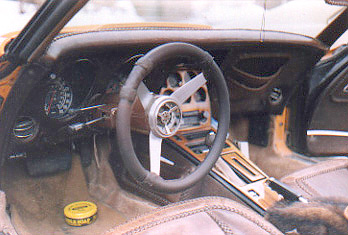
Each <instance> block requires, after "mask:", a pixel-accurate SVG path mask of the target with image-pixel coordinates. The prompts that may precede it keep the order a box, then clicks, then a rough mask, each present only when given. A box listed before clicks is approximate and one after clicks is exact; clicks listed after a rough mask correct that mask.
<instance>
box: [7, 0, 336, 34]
mask: <svg viewBox="0 0 348 235" xmlns="http://www.w3.org/2000/svg"><path fill="white" fill-rule="evenodd" d="M42 2H43V0H20V1H10V0H0V22H1V23H0V24H1V26H0V35H3V34H5V33H8V32H11V31H16V30H21V28H22V27H23V26H24V25H25V23H26V22H28V21H29V19H30V17H31V16H32V15H33V14H34V12H35V11H36V9H38V7H39V5H40V4H42ZM341 10H342V7H339V6H332V5H328V4H326V3H325V2H324V0H306V1H304V0H265V1H263V0H146V1H145V0H91V1H90V2H89V3H88V4H87V5H86V6H85V7H84V8H83V9H82V10H81V11H80V12H79V13H78V14H77V15H76V16H74V18H73V19H72V20H71V21H70V22H69V24H68V26H80V25H95V24H113V23H133V22H178V23H191V24H192V23H194V24H204V25H210V26H212V27H213V28H216V29H226V28H228V29H256V30H259V29H261V28H264V29H265V30H277V31H284V32H291V33H298V34H303V35H306V36H311V37H315V36H317V35H318V34H319V33H320V32H321V31H322V30H323V29H324V28H325V27H326V25H328V24H329V23H330V22H331V21H332V20H333V19H334V18H335V17H336V16H337V14H339V12H341ZM9 22H11V23H9Z"/></svg>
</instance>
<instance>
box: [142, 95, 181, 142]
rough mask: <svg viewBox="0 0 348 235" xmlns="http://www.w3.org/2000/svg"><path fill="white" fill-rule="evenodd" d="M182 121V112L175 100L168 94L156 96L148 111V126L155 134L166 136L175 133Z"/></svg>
mask: <svg viewBox="0 0 348 235" xmlns="http://www.w3.org/2000/svg"><path fill="white" fill-rule="evenodd" d="M181 122H182V112H181V108H180V105H179V104H178V102H177V101H176V100H174V99H173V98H171V97H169V96H162V97H160V98H158V99H157V100H156V101H155V102H154V103H153V105H152V107H151V109H150V112H149V123H150V128H151V130H152V131H153V132H154V134H155V135H157V136H158V137H161V138H168V137H171V136H173V135H175V134H176V132H177V131H178V130H179V128H180V124H181Z"/></svg>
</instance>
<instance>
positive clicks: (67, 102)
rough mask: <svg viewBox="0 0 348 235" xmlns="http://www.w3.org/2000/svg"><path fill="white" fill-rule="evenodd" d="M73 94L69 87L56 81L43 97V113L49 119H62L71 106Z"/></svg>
mask: <svg viewBox="0 0 348 235" xmlns="http://www.w3.org/2000/svg"><path fill="white" fill-rule="evenodd" d="M72 99H73V93H72V89H71V87H70V86H69V85H67V84H66V83H65V82H64V81H63V80H61V79H57V80H56V81H54V82H53V83H52V84H51V85H50V86H49V87H48V92H47V94H46V97H45V107H44V109H45V113H46V115H47V116H48V117H50V118H55V119H60V118H64V117H65V116H66V115H67V113H68V111H69V109H70V107H71V104H72Z"/></svg>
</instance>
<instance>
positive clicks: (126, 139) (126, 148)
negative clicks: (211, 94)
mask: <svg viewBox="0 0 348 235" xmlns="http://www.w3.org/2000/svg"><path fill="white" fill-rule="evenodd" d="M178 56H180V57H189V58H192V59H194V60H195V61H197V62H199V63H200V64H201V65H202V73H200V74H198V75H197V76H195V77H194V78H192V79H191V80H190V81H189V82H187V83H185V84H184V85H183V86H181V87H180V88H179V89H177V90H175V91H174V92H173V93H172V94H171V95H169V96H168V95H155V94H153V93H152V92H150V91H149V89H148V88H147V87H146V85H145V84H144V83H143V82H142V80H143V79H144V78H145V77H146V76H147V75H148V74H149V73H150V72H151V71H152V69H154V68H155V67H156V66H157V65H159V63H161V62H163V61H166V60H168V59H172V58H176V57H178ZM206 79H208V80H211V81H212V83H213V85H214V86H215V88H216V91H217V92H216V94H217V98H218V99H217V100H218V106H219V108H218V123H219V124H218V130H217V133H216V137H215V140H214V142H213V145H212V146H211V149H210V151H209V152H208V154H207V155H206V157H205V160H204V161H203V162H201V163H200V164H199V165H198V166H197V167H196V169H195V170H194V171H193V172H192V173H190V174H188V175H187V176H185V177H183V178H180V179H170V180H167V179H163V178H162V177H161V176H160V161H161V159H160V158H161V145H162V140H163V139H165V138H169V137H171V136H174V135H175V134H176V133H177V132H178V130H179V128H180V124H181V123H182V111H181V106H182V105H183V103H184V102H185V101H186V100H187V99H188V98H190V97H191V96H192V95H193V94H195V92H196V91H197V90H198V89H199V88H200V87H202V86H203V85H204V84H205V83H206V82H207V80H206ZM136 96H138V97H139V99H140V102H141V104H142V106H143V108H144V110H145V113H146V115H147V117H148V122H149V126H150V134H149V154H150V171H148V170H146V169H145V168H144V167H143V166H142V164H141V163H140V161H139V160H138V158H137V156H136V153H135V151H134V147H133V144H132V138H131V127H130V123H131V112H132V105H133V103H134V101H135V99H136ZM229 121H230V103H229V95H228V89H227V86H226V82H225V79H224V76H223V74H222V72H221V70H220V68H219V67H218V65H217V64H216V63H215V61H214V59H213V57H212V56H211V55H210V54H209V53H208V52H206V51H204V50H202V49H200V48H199V47H197V46H194V45H192V44H188V43H180V42H176V43H167V44H163V45H160V46H158V47H156V48H154V49H152V50H151V51H149V52H148V53H147V54H146V55H145V56H143V57H142V58H140V59H139V60H138V61H137V62H136V64H135V66H134V67H133V69H132V71H131V72H130V74H129V76H128V78H127V80H126V82H125V84H124V86H123V87H122V89H121V91H120V101H119V105H118V112H117V117H116V128H117V141H118V146H119V150H120V154H121V156H122V160H123V162H124V164H125V167H126V169H127V170H128V171H129V173H130V174H131V175H132V177H133V178H134V179H135V180H136V181H137V182H139V183H141V184H143V185H144V186H145V187H147V188H149V189H151V190H154V191H157V192H162V193H175V192H180V191H183V190H185V189H188V188H190V187H192V186H193V185H194V184H195V183H197V182H198V181H200V180H201V179H203V178H204V177H205V176H206V175H207V174H208V173H209V172H210V170H211V169H212V168H213V166H214V164H215V162H216V161H217V160H218V158H219V156H220V154H221V151H222V149H223V147H224V144H225V140H226V135H227V131H228V128H229Z"/></svg>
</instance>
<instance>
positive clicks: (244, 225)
mask: <svg viewBox="0 0 348 235" xmlns="http://www.w3.org/2000/svg"><path fill="white" fill-rule="evenodd" d="M106 234H108V235H116V234H117V235H119V234H141V235H147V234H151V235H160V234H161V235H162V234H168V235H174V234H175V235H177V234H190V235H202V234H214V235H224V234H243V235H254V234H260V235H266V234H274V235H277V234H282V233H281V232H280V231H279V230H278V229H277V228H275V227H274V226H273V225H272V224H270V223H269V222H267V221H266V220H265V219H264V218H263V217H261V216H260V215H258V214H256V213H255V212H253V211H251V210H250V209H248V208H246V207H244V206H242V205H240V204H239V203H237V202H234V201H231V200H230V199H227V198H221V197H204V198H198V199H193V200H189V201H184V202H180V203H175V204H171V205H169V206H166V207H162V208H159V209H157V210H154V211H152V212H151V213H149V214H146V215H144V216H141V217H139V218H136V219H133V220H131V221H129V222H127V223H125V224H123V225H121V226H118V227H116V228H114V229H112V230H110V231H109V232H108V233H106Z"/></svg>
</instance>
